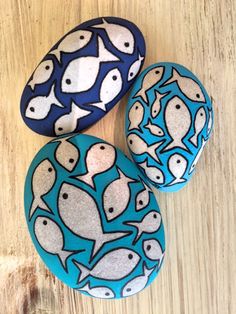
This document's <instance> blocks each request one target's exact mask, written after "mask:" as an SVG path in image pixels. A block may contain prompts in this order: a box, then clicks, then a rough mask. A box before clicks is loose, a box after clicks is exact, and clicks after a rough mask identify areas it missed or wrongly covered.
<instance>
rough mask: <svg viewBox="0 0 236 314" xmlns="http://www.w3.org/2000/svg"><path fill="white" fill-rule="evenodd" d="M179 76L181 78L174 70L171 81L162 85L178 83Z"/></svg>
mask: <svg viewBox="0 0 236 314" xmlns="http://www.w3.org/2000/svg"><path fill="white" fill-rule="evenodd" d="M179 76H180V75H179V73H178V72H177V71H176V69H174V68H173V72H172V76H171V78H170V79H169V80H167V81H166V82H165V83H164V84H162V86H165V85H169V84H170V83H173V82H175V81H178V79H179Z"/></svg>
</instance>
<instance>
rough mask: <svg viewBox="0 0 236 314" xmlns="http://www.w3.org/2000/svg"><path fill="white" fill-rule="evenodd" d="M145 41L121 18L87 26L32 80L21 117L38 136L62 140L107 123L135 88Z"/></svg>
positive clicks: (59, 45) (48, 58)
mask: <svg viewBox="0 0 236 314" xmlns="http://www.w3.org/2000/svg"><path fill="white" fill-rule="evenodd" d="M144 57H145V42H144V39H143V36H142V33H141V32H140V30H139V29H138V28H137V26H135V25H134V24H133V23H131V22H129V21H127V20H124V19H121V18H116V17H105V18H97V19H93V20H90V21H88V22H85V23H83V24H81V25H79V26H78V27H76V28H74V29H73V30H72V31H70V32H69V33H67V34H66V35H65V36H64V37H62V39H60V40H59V41H58V42H57V43H56V44H55V45H54V46H53V47H52V49H51V50H50V51H49V52H48V54H47V55H46V56H45V57H44V58H43V60H42V61H41V62H40V64H39V65H38V66H37V68H36V69H35V71H34V72H33V74H32V75H31V77H30V79H29V80H28V82H27V84H26V86H25V88H24V91H23V94H22V98H21V115H22V117H23V119H24V121H25V123H26V124H27V125H28V126H29V127H30V128H31V129H32V130H33V131H35V132H37V133H39V134H42V135H47V136H57V135H61V134H65V133H70V132H78V131H81V130H83V129H85V128H87V127H89V126H90V125H92V124H93V123H95V122H96V121H98V120H99V119H101V118H102V117H103V116H104V115H105V114H106V113H107V112H108V111H109V110H111V109H112V108H113V107H114V105H115V104H116V103H117V102H118V101H119V100H120V99H121V97H122V96H123V95H124V94H125V93H126V92H127V90H128V89H129V88H130V86H131V85H132V84H133V82H134V80H135V77H136V76H137V75H138V73H139V71H140V69H141V67H142V64H143V62H144Z"/></svg>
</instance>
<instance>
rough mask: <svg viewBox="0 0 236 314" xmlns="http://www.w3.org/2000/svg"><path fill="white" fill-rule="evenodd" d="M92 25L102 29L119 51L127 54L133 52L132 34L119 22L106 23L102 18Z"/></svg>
mask: <svg viewBox="0 0 236 314" xmlns="http://www.w3.org/2000/svg"><path fill="white" fill-rule="evenodd" d="M92 27H94V28H102V29H104V30H105V31H106V33H107V35H108V37H109V39H110V41H111V43H112V45H113V46H114V47H116V49H118V50H119V51H121V52H123V53H127V54H132V53H133V52H134V36H133V34H132V33H131V31H130V30H129V29H128V28H126V27H124V26H122V25H119V24H114V23H108V22H107V21H106V20H105V19H104V18H103V19H102V23H101V24H97V25H93V26H92Z"/></svg>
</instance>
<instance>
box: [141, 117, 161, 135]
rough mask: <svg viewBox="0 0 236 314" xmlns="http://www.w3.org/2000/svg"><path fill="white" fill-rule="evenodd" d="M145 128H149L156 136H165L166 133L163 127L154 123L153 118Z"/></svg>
mask: <svg viewBox="0 0 236 314" xmlns="http://www.w3.org/2000/svg"><path fill="white" fill-rule="evenodd" d="M144 128H146V129H149V131H150V132H151V133H152V134H153V135H156V136H164V135H165V133H164V131H163V129H162V128H161V127H160V126H158V125H157V124H153V123H152V121H151V119H148V123H147V124H146V125H145V126H144Z"/></svg>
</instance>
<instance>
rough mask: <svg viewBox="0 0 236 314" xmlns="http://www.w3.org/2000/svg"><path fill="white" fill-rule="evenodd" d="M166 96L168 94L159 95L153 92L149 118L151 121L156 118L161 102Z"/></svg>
mask: <svg viewBox="0 0 236 314" xmlns="http://www.w3.org/2000/svg"><path fill="white" fill-rule="evenodd" d="M166 95H168V93H165V94H160V93H158V92H157V91H155V99H154V102H153V104H152V110H151V116H152V118H153V119H154V118H156V117H157V116H158V114H159V112H160V111H161V101H162V99H163V98H164V97H165V96H166Z"/></svg>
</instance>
